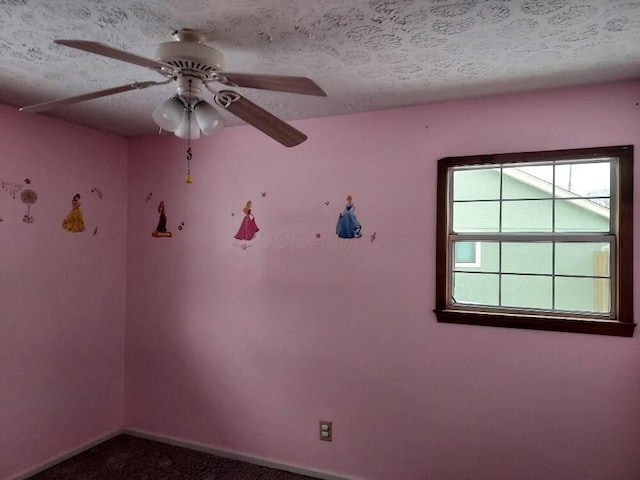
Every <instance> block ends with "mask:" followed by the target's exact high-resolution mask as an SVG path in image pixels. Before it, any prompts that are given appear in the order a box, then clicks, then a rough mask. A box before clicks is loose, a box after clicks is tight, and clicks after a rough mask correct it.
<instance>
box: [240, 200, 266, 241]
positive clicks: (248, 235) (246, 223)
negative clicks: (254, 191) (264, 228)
mask: <svg viewBox="0 0 640 480" xmlns="http://www.w3.org/2000/svg"><path fill="white" fill-rule="evenodd" d="M242 211H243V212H244V218H243V219H242V224H240V229H239V230H238V233H236V235H235V237H234V238H236V239H237V240H253V238H254V237H255V235H256V233H257V232H258V231H259V230H260V229H259V228H258V226H257V225H256V220H255V218H254V216H253V215H252V214H251V200H249V201H248V202H247V204H246V205H245V206H244V208H243V209H242Z"/></svg>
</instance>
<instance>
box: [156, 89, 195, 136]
mask: <svg viewBox="0 0 640 480" xmlns="http://www.w3.org/2000/svg"><path fill="white" fill-rule="evenodd" d="M185 112H186V110H185V106H184V103H182V100H180V99H179V98H178V97H171V98H169V99H168V100H165V101H164V102H162V103H161V104H160V105H159V106H158V108H156V109H155V110H154V111H153V113H151V117H152V118H153V121H154V122H156V124H157V125H158V126H159V127H160V128H162V129H163V130H166V131H168V132H175V131H176V129H177V128H178V127H179V126H180V123H181V122H182V118H183V117H184V116H185Z"/></svg>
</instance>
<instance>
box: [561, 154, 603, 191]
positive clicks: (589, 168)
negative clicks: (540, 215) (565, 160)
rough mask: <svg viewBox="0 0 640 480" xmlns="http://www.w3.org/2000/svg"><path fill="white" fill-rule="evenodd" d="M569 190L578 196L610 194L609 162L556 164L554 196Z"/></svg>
mask: <svg viewBox="0 0 640 480" xmlns="http://www.w3.org/2000/svg"><path fill="white" fill-rule="evenodd" d="M566 192H571V193H573V194H574V195H578V196H580V197H610V196H611V165H610V163H609V162H594V163H569V164H564V165H556V196H558V197H562V196H564V195H566Z"/></svg>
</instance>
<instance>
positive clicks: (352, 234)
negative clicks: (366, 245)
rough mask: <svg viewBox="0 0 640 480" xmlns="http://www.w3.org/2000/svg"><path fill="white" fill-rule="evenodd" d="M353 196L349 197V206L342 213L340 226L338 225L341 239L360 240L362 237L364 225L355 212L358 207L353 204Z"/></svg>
mask: <svg viewBox="0 0 640 480" xmlns="http://www.w3.org/2000/svg"><path fill="white" fill-rule="evenodd" d="M352 200H353V198H352V197H351V195H349V196H348V197H347V205H346V206H345V208H344V210H343V211H342V212H340V216H339V217H338V224H337V225H336V234H337V235H338V237H340V238H360V237H362V233H360V230H362V225H360V222H359V221H358V219H357V218H356V215H355V213H354V212H355V210H356V206H355V205H354V204H353V202H352Z"/></svg>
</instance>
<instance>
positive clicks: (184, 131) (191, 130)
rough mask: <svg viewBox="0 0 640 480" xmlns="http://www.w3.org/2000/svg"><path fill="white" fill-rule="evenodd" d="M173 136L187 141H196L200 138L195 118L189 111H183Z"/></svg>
mask: <svg viewBox="0 0 640 480" xmlns="http://www.w3.org/2000/svg"><path fill="white" fill-rule="evenodd" d="M175 135H176V137H180V138H185V139H187V140H197V139H198V138H200V127H198V122H197V121H196V116H195V115H194V114H193V112H192V111H191V110H185V112H184V114H183V116H182V121H181V122H180V126H179V127H178V129H177V130H176V131H175Z"/></svg>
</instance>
